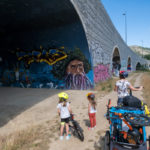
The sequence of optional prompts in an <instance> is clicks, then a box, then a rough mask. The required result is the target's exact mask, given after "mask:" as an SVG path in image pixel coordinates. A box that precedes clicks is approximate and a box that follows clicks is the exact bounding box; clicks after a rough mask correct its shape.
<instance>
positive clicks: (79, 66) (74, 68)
mask: <svg viewBox="0 0 150 150" xmlns="http://www.w3.org/2000/svg"><path fill="white" fill-rule="evenodd" d="M67 73H71V74H74V75H75V74H83V73H84V66H83V62H82V61H80V60H73V61H71V62H70V63H69V65H68V66H67Z"/></svg>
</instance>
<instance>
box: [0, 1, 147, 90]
mask: <svg viewBox="0 0 150 150" xmlns="http://www.w3.org/2000/svg"><path fill="white" fill-rule="evenodd" d="M0 17H1V22H0V40H1V45H0V67H1V68H0V76H1V80H0V83H1V85H11V86H12V84H13V86H21V87H35V88H39V87H49V88H71V89H88V88H91V87H93V86H94V85H95V83H98V82H100V81H103V80H107V79H108V78H109V77H111V75H112V69H113V63H118V64H120V65H121V66H120V67H121V70H127V66H128V65H130V66H131V70H132V71H135V70H136V69H137V67H138V66H139V65H147V64H148V62H147V61H146V60H145V59H143V58H141V57H139V56H138V55H136V54H135V53H134V52H133V51H132V50H131V49H130V48H129V47H128V46H127V45H126V43H125V42H124V41H123V39H122V37H121V36H120V34H119V33H118V31H117V30H116V29H115V27H114V25H113V23H112V21H111V19H110V17H109V16H108V14H107V12H106V10H105V8H104V6H103V4H102V3H101V1H100V0H32V1H30V0H14V1H5V0H1V2H0ZM79 50H80V51H79ZM80 52H81V53H82V54H83V56H82V58H80V59H78V57H79V56H81V53H80ZM77 54H78V55H77ZM82 63H83V64H82ZM77 72H79V74H84V77H79V76H78V77H77V76H76V77H75V75H77V74H78V73H77ZM17 76H18V77H17ZM66 76H67V81H66V82H65V81H64V80H66ZM6 77H7V78H6ZM8 80H9V82H8ZM43 80H44V81H43ZM18 81H20V82H21V84H18Z"/></svg>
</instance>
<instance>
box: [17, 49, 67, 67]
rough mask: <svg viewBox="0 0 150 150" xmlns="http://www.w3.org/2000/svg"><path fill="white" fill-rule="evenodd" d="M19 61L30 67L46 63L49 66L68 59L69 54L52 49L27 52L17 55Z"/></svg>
mask: <svg viewBox="0 0 150 150" xmlns="http://www.w3.org/2000/svg"><path fill="white" fill-rule="evenodd" d="M16 55H17V57H18V60H19V61H24V62H25V63H27V64H28V65H30V64H31V63H33V62H38V63H41V62H45V63H47V64H49V65H53V64H55V63H56V62H57V61H60V60H62V59H65V58H66V57H67V54H66V53H65V52H64V51H63V50H60V49H50V50H49V51H47V50H42V51H38V50H34V51H32V52H25V51H20V52H17V53H16Z"/></svg>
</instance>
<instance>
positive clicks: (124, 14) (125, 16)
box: [122, 13, 127, 44]
mask: <svg viewBox="0 0 150 150" xmlns="http://www.w3.org/2000/svg"><path fill="white" fill-rule="evenodd" d="M122 15H123V16H124V18H125V42H126V44H127V15H126V13H123V14H122Z"/></svg>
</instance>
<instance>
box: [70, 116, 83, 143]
mask: <svg viewBox="0 0 150 150" xmlns="http://www.w3.org/2000/svg"><path fill="white" fill-rule="evenodd" d="M70 122H71V123H70ZM70 122H69V130H70V132H71V133H72V135H74V136H76V137H78V138H79V139H80V140H81V141H84V134H83V129H82V128H81V127H80V125H79V123H78V122H77V121H76V120H74V114H71V116H70Z"/></svg>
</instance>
